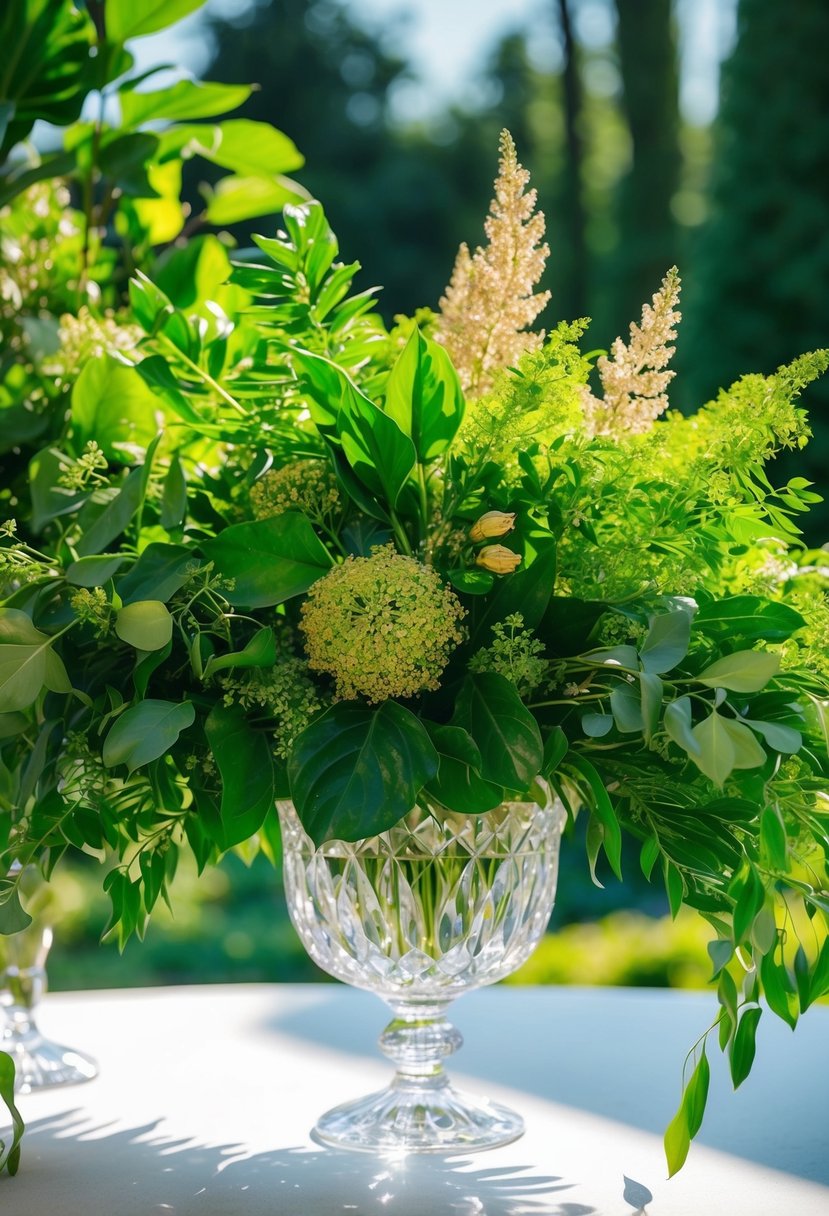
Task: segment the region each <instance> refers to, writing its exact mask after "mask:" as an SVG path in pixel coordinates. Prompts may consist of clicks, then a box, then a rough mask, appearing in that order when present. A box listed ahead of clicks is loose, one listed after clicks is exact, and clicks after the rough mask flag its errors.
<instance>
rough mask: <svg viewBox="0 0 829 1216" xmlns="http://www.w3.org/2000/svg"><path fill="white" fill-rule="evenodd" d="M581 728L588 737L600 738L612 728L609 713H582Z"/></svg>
mask: <svg viewBox="0 0 829 1216" xmlns="http://www.w3.org/2000/svg"><path fill="white" fill-rule="evenodd" d="M581 728H582V730H583V731H584V733H585V734H586V735H587V736H588V738H590V739H601V738H602V736H603V735H608V734H610V732H611V731H612V730H613V718H612V717H611V716H610V714H582V719H581Z"/></svg>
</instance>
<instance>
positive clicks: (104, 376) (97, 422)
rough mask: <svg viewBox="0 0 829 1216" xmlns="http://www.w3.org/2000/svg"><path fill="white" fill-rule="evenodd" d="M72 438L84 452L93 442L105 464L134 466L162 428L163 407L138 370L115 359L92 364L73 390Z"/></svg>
mask: <svg viewBox="0 0 829 1216" xmlns="http://www.w3.org/2000/svg"><path fill="white" fill-rule="evenodd" d="M70 418H71V423H72V437H73V440H74V443H75V447H76V449H77V450H78V451H80V450H81V449H82V448H83V446H84V444H86V443H87V442H88V441H89V440H94V441H95V442H96V443H97V444H98V446H99V447H100V449H101V451H102V452H103V453H104V455H105V456H106V458H107V460H113V461H120V462H121V463H124V460H125V458H126V460H127V461H128V462H131V461H132V459H133V458H134V455H135V450H136V449H140V450H141V451H142V452H143V451H145V450H146V448H147V447H148V446H149V444H150V443H151V442H152V440H153V439H154V437H155V435H156V433H157V432H158V430H159V427H160V426H162V425H163V423H164V408H163V403H162V401H161V399H160V398H159V397H157V396H156V395H155V393H153V392H152V390H151V389H150V388H149V387H148V386H147V384H146V383H145V382H144V380H142V378H141V377H140V376H139V375H138V373H137V372H136V371H135V369H134V368H132V367H128V366H127V365H126V364H124V363H121V362H120V361H119V360H118V359H115V358H114V357H113V356H112V355H109V354H102V355H100V356H99V357H98V358H97V359H89V360H88V361H87V363H86V364H85V366H84V368H83V370H82V371H81V374H80V376H79V377H78V379H77V380H76V381H75V387H74V388H73V390H72V410H71V414H70Z"/></svg>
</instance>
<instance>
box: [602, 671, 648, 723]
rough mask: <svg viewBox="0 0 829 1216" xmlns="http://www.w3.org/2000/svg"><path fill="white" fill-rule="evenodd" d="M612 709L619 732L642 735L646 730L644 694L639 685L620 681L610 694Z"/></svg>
mask: <svg viewBox="0 0 829 1216" xmlns="http://www.w3.org/2000/svg"><path fill="white" fill-rule="evenodd" d="M610 708H611V710H612V711H613V719H614V721H615V723H616V728H617V730H619V731H621V732H622V734H625V735H632V734H637V735H638V734H641V733H642V732H643V731H644V729H645V720H644V718H643V717H642V693H641V690H640V688H639V687H638V685H636V684H628V683H627V682H622V681H620V682H619V683H617V684H614V685H613V689H612V690H611V693H610Z"/></svg>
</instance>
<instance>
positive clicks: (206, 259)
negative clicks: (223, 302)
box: [154, 233, 231, 311]
mask: <svg viewBox="0 0 829 1216" xmlns="http://www.w3.org/2000/svg"><path fill="white" fill-rule="evenodd" d="M230 271H231V266H230V258H229V257H228V256H227V250H226V249H225V247H224V245H223V244H222V242H221V241H220V240H219V239H218V237H215V236H212V235H211V234H209V233H208V234H207V235H205V236H197V237H194V238H193V239H192V240H189V241H188V242H187V244H186V245H181V246H179V247H174V248H173V249H170V250H169V251H168V252H167V253H165V254H163V255H162V257H160V258H159V259H158V263H157V265H156V269H155V275H154V278H155V282H156V285H157V286H158V287H159V288H160V289H161V290H162V291H163V292H164V295H165V296H166V297H167V298H168V299H169V300H170V301H171V303H172V304H173V306H174V307H175V308H179V309H182V310H184V311H189V310H190V309H191V308H197V307H199V306H201V305H203V304H204V303H205V302H206V301H208V300H215V299H216V297H217V292H219V291H220V290H221V288H222V287H223V286H224V284H225V283H226V282H227V281H228V279H229V278H230Z"/></svg>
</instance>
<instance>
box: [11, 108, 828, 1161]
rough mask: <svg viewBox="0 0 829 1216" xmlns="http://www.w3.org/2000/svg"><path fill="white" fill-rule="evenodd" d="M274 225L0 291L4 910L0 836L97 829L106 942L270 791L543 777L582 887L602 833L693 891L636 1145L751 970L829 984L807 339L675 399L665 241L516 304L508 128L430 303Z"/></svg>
mask: <svg viewBox="0 0 829 1216" xmlns="http://www.w3.org/2000/svg"><path fill="white" fill-rule="evenodd" d="M194 87H195V86H194ZM216 87H224V86H216ZM136 96H138V95H136ZM171 129H172V130H175V128H171ZM162 138H165V137H164V136H162ZM190 138H191V140H192V139H193V138H194V137H193V136H192V134H191V135H190ZM198 146H199V147H204V146H206V145H205V144H199V145H198ZM211 147H212V145H211ZM63 190H64V187H63V186H62V185H61V184H60V183H57V184H53V183H52V182H51V181H49V180H48V179H44V180H42V181H40V182H38V183H37V184H34V185H29V186H26V187H25V188H24V189H22V190H21V191H19V192H18V194H17V197H16V198H15V199H14V201H13V202H12V203H11V205H10V208H9V210H8V212H7V215H6V217H5V219H4V224H5V223H6V222H7V223H8V231H9V232H10V233H11V236H10V237H9V240H11V241H13V242H15V243H16V248H17V249H18V250H19V252H20V256H19V257H18V258H17V260H16V261H14V260H13V259H9V258H8V256H7V257H6V261H5V264H4V268H3V269H2V271H0V274H1V275H4V276H6V277H5V278H4V279H3V280H2V294H3V297H4V299H6V300H9V299H11V298H13V297H14V298H15V300H16V296H14V293H15V292H17V293H18V294H19V295H20V297H21V299H20V302H19V303H20V307H22V302H23V294H24V290H25V289H26V283H27V279H26V276H29V277H32V276H34V275H36V267H37V265H38V263H39V259H41V257H42V253H43V250H42V245H41V242H42V241H43V240H46V241H47V243H48V244H49V247H50V248H53V257H54V258H56V259H58V261H60V259H61V258H63V257H65V258H66V262H67V265H69V264H71V265H75V264H76V262H74V261H73V260H72V257H71V256H70V253H71V250H70V249H67V248H66V246H67V243H68V244H70V245H71V243H72V242H75V249H76V251H77V240H78V237H77V234H78V232H79V231H81V232H82V231H83V230H84V221H83V218H82V217H79V216H78V215H77V214H76V213H74V212H73V211H72V209H71V208H70V207H69V206H68V199H67V197H66V196H65V195H64V194H63ZM217 197H219V196H217ZM220 214H221V213H220ZM99 222H100V217H99ZM136 222H137V220H136ZM283 222H284V229H283V230H280V231H279V232H278V233H277V235H276V236H275V237H267V238H266V237H261V238H257V246H258V250H257V251H256V253H255V254H254V255H249V254H245V255H240V256H239V257H238V259H237V260H236V261H235V263H234V264H233V265H232V266H231V261H230V260H229V259H228V257H227V254H226V252H225V248H224V246H223V245H222V244H221V243H220V242H219V241H218V240H217V238H215V237H213V236H202V237H200V238H198V239H197V240H196V241H190V242H187V243H183V244H181V245H180V246H177V247H176V246H174V247H171V248H170V249H169V250H168V252H167V254H166V255H165V258H164V259H163V261H162V262H161V263H160V264H157V265H156V266H155V269H154V273H153V275H152V277H150V276H149V275H148V274H145V273H143V272H142V271H141V270H136V272H135V273H134V274H133V275H132V277H131V279H130V282H129V306H128V308H124V309H121V310H120V311H115V312H113V311H112V310H107V308H106V306H105V301H103V302H101V303H99V304H97V305H96V304H94V303H90V304H89V305H88V306H85V307H84V308H82V309H80V310H77V309H76V310H75V311H74V313H73V312H70V311H69V310H68V309H67V312H66V313H65V314H64V315H63V316H61V317H60V319H59V322H58V324H57V326H56V328H55V332H54V341H53V342H51V343H46V344H44V343H43V342H42V341H40V339H41V338H42V333H41V332H40V331H37V332H36V330H35V328H34V327H32V326H31V325H29V326H28V327H27V325H26V323H25V320H23V321H21V320H20V307H18V306H17V305H16V307H15V309H14V310H13V311H14V315H13V316H9V317H8V318H7V319H6V321H5V324H7V325H8V326H10V327H11V329H12V331H13V332H12V338H16V340H17V341H18V344H19V345H20V346H21V347H22V349H23V353H22V355H21V357H20V358H19V359H18V360H17V364H16V365H17V367H18V369H19V371H18V373H17V374H18V375H19V378H20V385H22V386H23V388H18V390H17V397H16V401H12V400H11V398H10V400H9V403H8V405H9V408H11V407H12V406H14V408H15V409H16V410H17V414H16V417H18V423H19V425H20V426H21V427H23V428H24V431H23V433H21V434H20V436H19V437H18V438H16V439H15V441H14V445H13V451H12V456H13V460H12V466H13V467H12V470H11V473H12V475H11V477H10V480H9V482H8V484H7V488H6V490H5V491H4V500H3V519H4V522H3V524H2V543H1V544H0V604H2V607H0V777H1V778H2V780H0V812H2V813H0V854H1V855H0V874H3V875H8V877H5V878H2V879H0V931H3V932H14V931H16V930H17V929H18V928H20V927H21V926H22V925H23V924H25V922H26V913H25V911H24V909H23V908H22V906H21V904H20V900H19V892H18V889H17V880H16V878H15V877H14V875H13V873H12V865H13V863H14V862H20V863H21V864H23V865H25V864H28V863H31V862H36V863H38V864H39V865H40V866H41V868H42V869H43V871H44V873H45V874H46V875H47V876H48V874H49V873H50V872H51V870H52V869H53V867H54V866H55V865H56V864H58V863H59V861H60V858H61V856H62V855H63V853H64V852H65V851H66V850H67V849H68V848H70V847H75V848H81V849H83V850H85V851H86V852H89V853H93V854H97V855H98V856H100V857H101V858H102V859H104V860H107V862H108V865H107V868H106V877H105V879H104V882H105V886H106V889H107V890H108V892H109V895H110V897H111V901H112V918H111V921H110V924H109V926H108V927H107V933H108V934H110V935H114V936H116V937H117V938H118V940H119V941H120V942H122V943H123V942H124V941H125V940H126V939H127V938H128V937H129V936H130V935H131V934H132V933H134V932H136V933H138V934H139V935H140V934H142V933H143V931H144V928H145V925H146V921H147V918H148V917H149V916H150V914H151V913H152V910H153V907H154V906H155V904H156V902H157V901H158V899H159V898H167V892H168V887H169V884H170V881H171V879H172V877H173V875H174V873H175V869H176V862H177V858H178V857H179V855H180V853H181V851H182V850H189V851H191V852H192V854H193V855H194V856H195V858H196V860H197V863H198V865H199V867H204V866H206V865H208V864H211V863H213V862H214V861H215V860H217V859H218V858H219V857H220V856H221V855H222V854H223V853H224V852H225V851H226V850H228V849H236V850H238V851H240V852H241V853H242V854H243V855H248V856H249V855H252V854H253V853H254V852H256V851H257V850H262V851H264V852H265V853H266V854H268V855H269V856H270V857H271V858H273V859H274V860H275V859H277V858H278V855H279V837H278V824H277V819H276V815H275V810H274V804H275V800H276V799H277V798H290V799H292V801H293V803H294V805H295V807H296V810H297V813H298V815H299V817H300V819H301V821H302V823H303V825H304V827H305V829H306V831H307V832H308V834H309V835H310V836H311V838H312V839H313V840H314V841H315V842H318V843H319V842H322V841H325V840H328V839H332V838H333V839H345V840H358V839H362V838H365V837H369V836H372V835H375V834H377V833H379V832H382V831H384V830H385V829H387V828H389V827H390V826H392V825H393V824H394V823H396V822H397V821H398V820H399V819H400V818H401V817H402V816H403V815H405V814H406V813H407V812H409V811H410V810H411V809H412V807H413V806H415V805H416V804H417V802H418V800H419V799H428V800H429V802H430V803H436V804H438V805H439V806H442V807H444V808H446V809H447V810H450V811H453V812H459V813H468V814H473V813H474V814H481V813H486V812H487V811H489V810H491V809H494V808H495V807H496V806H498V805H499V804H500V803H502V802H503V801H504V800H505V799H508V798H509V799H527V800H532V799H533V796H534V790H535V788H536V783H537V782H538V781H539V779H543V780H544V781H545V782H547V783H549V784H550V786H551V787H552V788H553V789H554V790H555V792H556V793H557V794H558V796H559V797H560V798H561V800H562V801H563V803H564V805H565V807H566V808H567V811H568V818H569V820H570V822H571V823H572V822H573V821H575V820H576V818H577V816H586V818H587V833H586V841H587V863H588V865H589V867H590V871H591V873H592V874H593V877H594V880H595V881H596V882H597V883H599V882H600V876H603V875H604V874H605V871H606V869H609V870H610V871H612V872H613V873H614V874H616V875H617V876H621V872H622V864H623V860H624V863H625V864H626V865H636V864H638V865H640V866H641V868H642V870H643V872H644V873H645V875H646V876H647V877H648V878H652V879H653V880H654V881H658V882H660V883H663V884H664V886H665V888H666V890H667V894H668V899H669V901H670V906H671V908H672V910H673V912H674V913H676V912H677V911H678V910H679V908H680V907H681V906H682V905H688V906H690V907H691V908H693V909H696V910H697V911H698V912H699V914H700V915H701V916H702V917H703V918H704V919H705V920H706V921H707V922H708V923H709V924H710V926H711V930H712V940H711V945H710V954H711V959H712V968H713V973H714V974H713V979H714V982H715V984H716V991H717V999H718V1012H717V1014H716V1017H715V1019H714V1021H713V1024H712V1026H711V1027H710V1028H709V1031H707V1032H706V1033H705V1034H704V1035H703V1037H702V1039H701V1040H700V1042H699V1043H698V1044H697V1045H696V1047H695V1048H694V1053H693V1060H692V1066H691V1067H690V1068H689V1076H688V1079H687V1084H686V1086H685V1088H684V1092H683V1097H682V1102H681V1105H680V1109H679V1111H678V1113H677V1116H676V1118H675V1119H674V1121H673V1122H672V1124H671V1126H670V1128H669V1129H668V1133H667V1136H666V1150H667V1155H668V1160H669V1165H670V1168H671V1171H672V1172H673V1171H675V1170H676V1169H678V1168H679V1167H680V1166H681V1164H682V1162H683V1161H684V1159H685V1155H686V1153H687V1151H688V1146H689V1143H690V1140H691V1138H692V1137H693V1136H694V1135H695V1134H696V1131H697V1130H698V1128H699V1125H700V1121H701V1118H702V1113H703V1110H704V1106H705V1097H706V1092H707V1084H708V1064H707V1058H706V1042H707V1037H708V1035H709V1034H711V1033H712V1032H713V1033H714V1035H715V1038H717V1039H718V1040H719V1043H720V1046H721V1047H722V1049H723V1050H724V1051H726V1052H727V1053H728V1056H729V1061H730V1067H731V1072H732V1077H733V1080H734V1084H735V1085H739V1084H740V1083H741V1082H742V1081H743V1080H744V1078H745V1077H746V1075H747V1074H748V1072H749V1070H750V1068H751V1064H752V1061H753V1057H754V1045H755V1032H756V1028H757V1023H758V1020H759V1018H760V1017H761V1014H762V1012H763V1010H764V1005H763V1004H761V997H762V998H763V999H764V1001H765V1006H767V1007H768V1009H769V1010H771V1011H772V1012H773V1013H774V1014H775V1015H777V1016H779V1017H781V1018H783V1019H784V1020H785V1021H787V1022H788V1023H789V1024H790V1025H792V1026H793V1025H794V1024H795V1023H796V1021H797V1019H798V1017H799V1015H800V1014H801V1013H802V1012H804V1011H805V1010H806V1009H807V1008H808V1006H809V1005H810V1004H811V1003H812V1002H813V1001H815V1000H816V999H818V998H819V997H821V996H823V995H824V994H826V993H827V992H829V945H828V944H827V938H828V936H829V921H828V919H827V918H829V884H827V877H826V856H827V849H829V797H827V772H829V657H827V656H828V655H829V645H828V644H829V596H828V595H827V589H828V588H829V580H828V579H827V575H829V569H827V567H829V562H827V558H826V554H825V553H824V552H822V551H817V552H813V551H809V550H808V549H806V548H805V547H804V545H803V544H802V542H801V540H800V539H799V536H800V534H799V530H798V527H797V522H796V521H797V517H798V516H799V514H801V513H802V512H803V511H805V510H807V509H808V506H809V504H810V503H812V502H814V501H816V500H817V495H816V494H815V493H814V491H813V490H812V489H811V488H810V486H809V484H808V483H807V482H806V481H804V480H803V479H801V478H795V479H793V480H791V481H789V483H788V484H787V485H784V486H782V487H776V486H775V485H774V483H773V482H772V481H771V480H770V474H769V472H767V466H768V464H769V462H770V461H771V460H772V459H773V457H774V456H775V454H776V453H777V452H778V451H779V450H780V449H782V448H799V447H801V446H802V445H803V444H804V443H805V442H806V441H807V439H808V436H809V429H808V421H807V415H806V412H805V410H804V409H803V408H801V407H800V406H799V405H798V404H797V401H798V397H799V395H800V393H801V392H802V390H803V389H804V388H806V386H807V385H808V384H809V382H810V381H811V380H812V379H813V378H814V377H816V376H818V375H819V374H821V373H822V372H823V371H824V370H825V369H826V367H827V365H829V353H827V352H825V351H819V352H816V353H814V354H810V355H804V356H803V357H802V358H800V359H798V360H796V361H795V363H794V364H792V365H791V366H789V367H785V368H781V369H780V370H779V371H778V372H776V373H775V374H774V375H771V376H765V377H764V376H759V375H748V376H746V377H744V378H743V379H742V380H740V381H739V382H738V383H737V384H735V385H733V386H732V387H731V388H729V389H727V390H725V391H723V392H722V393H721V394H720V396H719V397H718V398H717V400H716V401H713V402H710V403H708V404H706V405H704V406H703V407H702V408H701V409H700V410H699V411H698V412H697V413H696V414H694V415H692V416H690V417H684V416H682V415H680V414H678V413H676V412H675V411H671V410H670V409H669V408H668V387H669V384H670V380H671V378H672V375H673V373H672V372H671V371H670V370H669V362H670V358H671V355H672V354H673V344H674V341H675V339H676V337H677V326H678V324H679V321H680V314H679V312H678V302H679V293H680V281H679V277H678V275H677V273H676V271H675V270H670V271H669V272H668V273H667V275H666V277H665V279H664V280H663V283H662V285H661V287H659V289H658V290H657V292H656V294H655V295H654V297H653V301H652V303H651V304H647V305H646V306H645V307H644V309H643V312H642V317H641V320H640V322H639V323H638V324H634V325H632V326H631V329H630V335H629V338H628V340H627V341H625V340H623V339H622V338H619V339H617V340H616V342H615V343H614V344H613V345H612V347H611V349H610V352H609V353H608V354H606V355H601V356H599V357H598V358H597V357H596V356H595V354H594V355H592V356H591V355H585V354H583V353H582V351H581V349H580V340H581V338H582V336H583V334H584V331H585V329H586V326H587V322H586V321H584V320H579V321H575V322H572V323H564V322H562V323H559V324H558V325H557V326H555V328H553V329H552V330H551V331H550V332H547V333H544V332H541V331H533V330H531V329H530V328H529V327H530V326H531V325H533V324H534V323H535V321H536V319H537V317H538V316H539V314H540V313H541V311H542V309H544V307H545V306H546V305H547V303H548V300H547V296H546V293H543V292H538V291H537V290H536V287H537V284H538V282H539V279H540V276H541V273H542V271H543V268H544V265H545V261H546V258H547V256H548V252H549V251H548V249H547V246H546V245H545V244H544V243H543V234H544V220H543V217H542V215H541V214H540V213H539V212H538V211H537V210H536V200H535V195H534V192H533V191H532V190H531V189H528V174H527V173H526V172H525V171H524V170H523V169H522V167H521V166H520V164H519V163H518V160H517V156H516V150H515V148H514V145H513V142H512V140H511V138H510V137H509V135H508V134H507V133H506V132H505V133H504V134H503V135H502V139H501V147H500V166H499V173H498V178H497V181H496V185H495V197H494V200H493V203H492V207H491V212H490V215H489V218H488V219H487V222H486V228H485V244H484V245H483V246H482V247H481V248H478V249H476V250H475V251H474V252H472V253H470V251H469V250H468V249H466V248H465V247H463V248H462V249H461V251H460V253H459V255H458V259H457V262H456V265H455V268H454V271H453V273H452V277H451V282H450V285H449V287H448V288H447V291H446V294H445V297H444V299H443V300H442V301H441V303H440V308H439V310H438V311H437V312H436V313H431V312H429V311H427V310H423V311H422V312H420V313H419V314H418V315H417V317H416V318H407V317H400V318H398V319H397V323H396V325H395V326H394V328H393V329H391V330H390V331H389V330H387V329H386V328H385V327H384V325H383V323H382V321H381V320H380V318H379V317H378V315H377V314H376V313H375V312H374V311H373V293H372V292H371V291H363V292H356V293H355V292H354V290H353V279H354V276H355V274H356V272H357V270H358V266H357V264H356V263H352V264H344V263H342V262H340V261H338V260H337V259H338V247H337V241H336V238H335V237H334V235H333V233H332V232H331V229H330V227H329V226H328V223H327V221H326V218H325V215H324V212H323V209H322V207H321V205H320V204H319V203H318V202H316V201H313V200H307V201H304V202H296V203H289V204H287V205H286V206H285V208H284V221H283ZM88 230H89V231H90V232H91V233H92V239H94V235H95V231H96V229H95V227H94V225H93V226H92V227H91V228H88ZM44 234H45V236H44ZM82 247H83V246H82ZM85 248H86V256H85V260H84V267H85V273H86V275H87V277H89V276H91V275H92V273H93V271H92V259H91V258H90V256H89V245H88V244H87V246H86V247H85ZM102 253H103V247H102ZM75 286H77V284H75ZM32 290H33V291H35V292H37V290H38V289H37V285H36V284H35V285H34V286H33V287H32ZM67 292H68V289H67ZM55 296H56V298H59V296H60V293H59V291H56V293H55ZM58 307H60V305H58ZM24 312H25V309H24ZM41 320H42V318H41ZM33 334H34V338H33V337H32V335H33ZM38 343H40V345H38ZM44 345H45V348H44ZM8 383H9V382H8V377H7V381H6V389H5V390H4V391H7V392H8ZM27 393H28V396H26V394H27ZM24 398H25V400H26V401H28V402H29V404H28V407H25V408H24V407H19V403H20V402H21V401H23V400H24ZM32 402H34V406H33V405H32ZM4 408H5V407H4ZM33 413H34V416H35V417H36V419H37V423H38V425H37V426H34V425H33V421H32V415H33ZM27 425H28V427H29V430H28V431H25V426H27ZM772 475H773V470H772ZM15 521H16V522H15ZM3 1076H4V1074H3V1072H2V1061H1V1060H0V1082H2V1081H3ZM2 1092H6V1093H7V1094H8V1093H9V1092H10V1091H9V1087H8V1085H6V1089H5V1091H2Z"/></svg>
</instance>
